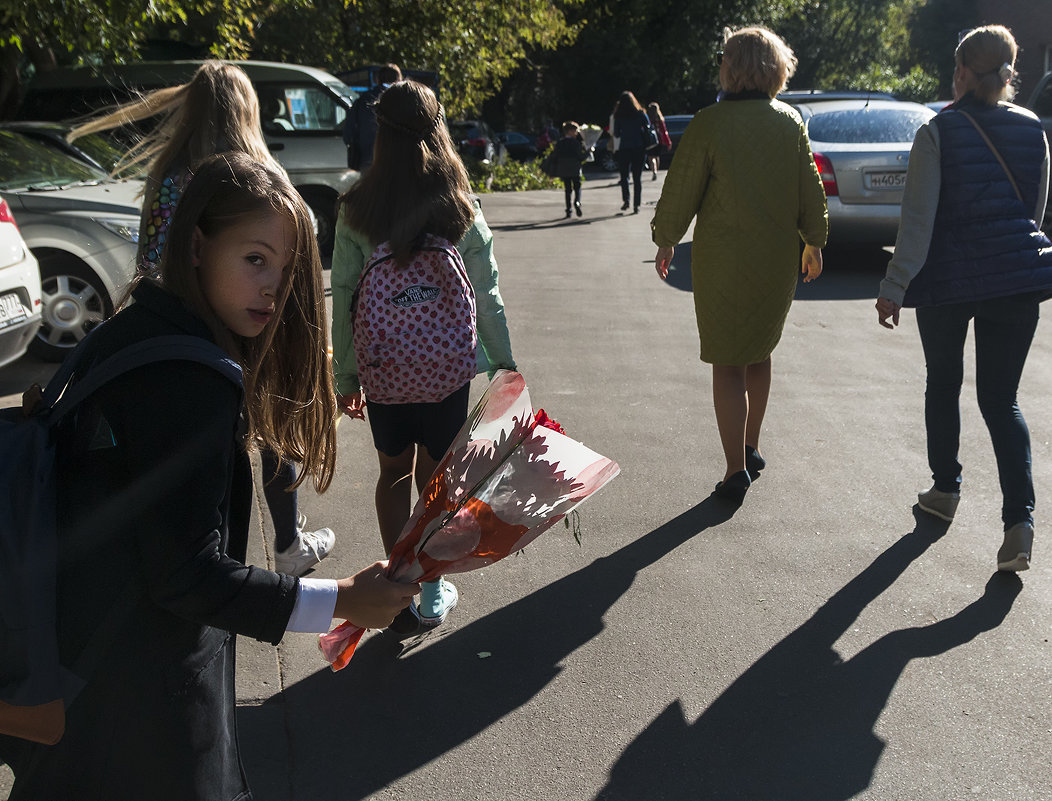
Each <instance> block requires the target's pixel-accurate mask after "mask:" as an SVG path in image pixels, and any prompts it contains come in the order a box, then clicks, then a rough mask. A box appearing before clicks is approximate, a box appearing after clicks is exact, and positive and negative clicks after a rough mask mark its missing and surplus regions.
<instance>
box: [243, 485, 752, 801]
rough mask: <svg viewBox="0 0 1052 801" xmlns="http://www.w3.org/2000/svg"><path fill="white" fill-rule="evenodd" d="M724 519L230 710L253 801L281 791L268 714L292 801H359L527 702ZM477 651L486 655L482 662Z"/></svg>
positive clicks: (705, 506) (693, 514)
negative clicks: (672, 560) (649, 578)
mask: <svg viewBox="0 0 1052 801" xmlns="http://www.w3.org/2000/svg"><path fill="white" fill-rule="evenodd" d="M734 511H735V509H734V507H733V506H729V505H728V504H726V503H725V502H723V501H720V500H719V499H717V498H714V497H710V498H707V499H706V500H704V501H702V502H701V503H699V504H698V505H696V506H694V507H693V508H691V509H689V510H688V511H686V512H684V513H683V514H681V515H679V516H678V517H676V518H674V519H672V520H670V521H669V522H667V523H665V524H663V525H662V526H660V527H658V528H656V529H654V530H653V531H651V532H649V533H648V534H646V535H644V536H641V537H639V538H638V539H637V540H635V541H634V542H632V543H630V544H629V545H626V546H624V547H623V548H621V549H619V550H617V551H615V552H614V553H612V554H610V555H609V556H605V557H603V558H600V559H597V560H595V561H594V562H592V563H591V564H589V565H588V566H586V567H583V568H581V569H580V570H577V571H576V572H574V573H571V574H569V575H567V576H565V577H564V578H562V579H559V580H558V581H556V582H554V583H552V584H549V585H548V586H546V587H544V588H542V589H540V590H537V591H536V592H533V593H531V594H530V595H528V596H526V597H524V598H522V599H521V600H518V601H515V602H514V603H511V604H509V605H508V606H506V607H504V608H502V609H500V610H498V611H496V612H493V613H492V614H490V615H487V616H486V617H484V618H481V619H479V620H476V621H474V622H472V623H470V624H468V625H466V626H464V627H463V628H454V627H451V630H450V632H449V633H448V634H446V635H445V636H444V637H441V638H434V637H435V635H432V637H433V638H434V639H433V640H432V641H427V642H426V643H425V645H423V646H422V647H420V648H417V649H416V650H413V651H410V652H409V653H407V654H404V655H402V656H401V658H395V657H396V656H397V650H395V646H394V645H393V644H392V643H390V642H389V641H387V640H386V639H385V638H384V637H383V636H379V635H375V634H374V635H371V636H369V637H368V638H367V639H365V640H364V641H363V642H362V644H361V645H360V646H359V648H358V651H357V652H356V653H355V656H354V660H353V661H352V662H351V664H350V666H349V667H347V668H346V669H345V670H343V671H341V672H340V673H332V672H331V671H329V670H321V671H319V672H317V673H315V674H314V675H312V676H310V677H309V678H307V679H305V680H303V681H301V682H299V683H298V684H295V685H293V686H291V687H287V688H286V689H285V691H284V693H282V694H281V695H278V696H275V697H274V698H272V699H271V700H270V701H268V702H267V703H266V704H264V705H263V706H262V707H242V708H240V709H239V710H238V723H239V727H240V729H241V741H242V744H243V746H242V753H243V756H244V759H245V763H246V768H247V772H248V775H249V778H250V780H251V782H252V784H253V787H254V788H255V789H256V790H257V791H258V797H259V798H264V797H269V796H267V795H266V792H265V788H267V787H268V786H271V787H287V786H288V781H289V779H288V777H287V776H286V775H284V774H283V766H281V765H280V764H277V763H276V762H274V761H272V760H268V759H267V758H266V756H265V752H266V750H267V746H268V743H267V740H268V732H270V735H269V736H270V737H272V738H276V737H284V735H285V733H286V732H285V730H282V729H275V726H276V721H275V719H274V715H273V714H268V707H272V706H273V705H276V704H281V703H283V702H284V703H286V704H287V706H286V716H287V718H288V720H287V723H286V726H287V729H288V731H291V732H293V734H292V736H293V738H294V749H295V750H294V753H293V754H292V757H291V762H292V765H293V770H294V775H293V776H292V786H293V788H294V798H296V799H300V798H303V799H306V798H315V797H317V798H331V797H334V796H333V792H334V790H333V788H334V787H337V786H338V787H339V793H338V797H339V798H340V799H341V801H349V800H351V799H365V798H369V797H371V796H372V794H373V793H377V792H379V791H380V790H381V789H382V788H383V787H384V786H385V785H388V784H390V783H392V782H394V781H396V780H398V779H399V778H400V777H402V776H405V775H407V774H409V773H411V772H412V771H414V770H417V769H418V768H420V767H422V766H424V765H426V764H427V763H428V762H431V761H432V760H436V759H439V758H441V757H442V756H443V755H444V754H446V753H447V752H449V751H451V750H452V749H454V748H456V747H457V746H459V745H461V744H462V743H465V742H467V741H468V740H470V739H472V738H473V737H475V736H477V735H478V734H479V733H480V732H482V731H484V730H485V729H487V728H488V727H489V726H492V725H494V724H495V723H497V722H499V721H500V720H501V719H502V718H503V717H505V716H506V715H508V714H509V713H510V712H512V711H514V710H515V709H517V708H518V707H520V706H522V705H523V704H526V703H527V702H528V701H530V699H532V698H533V697H534V696H536V695H537V694H538V693H539V692H541V691H542V690H543V689H544V688H545V687H546V686H547V685H548V684H549V682H551V681H552V679H553V678H554V677H555V676H556V675H558V673H559V671H560V669H561V668H560V663H561V662H562V661H563V660H564V659H566V657H567V656H569V655H570V654H571V653H573V652H574V651H576V650H577V649H579V648H581V647H582V646H583V645H585V644H586V643H587V642H589V641H590V640H591V639H592V638H593V637H595V636H597V635H598V634H600V632H602V630H603V628H604V625H605V624H604V621H603V618H604V616H605V615H606V614H607V612H608V611H609V610H610V608H611V607H612V606H613V605H614V604H615V603H616V602H617V600H618V599H619V598H620V597H621V596H622V595H623V594H624V593H625V591H626V590H628V588H629V587H630V586H631V585H632V583H633V581H635V578H636V576H637V574H638V573H639V572H640V571H641V570H644V569H645V568H646V567H647V566H649V565H651V564H654V563H655V562H657V561H658V560H660V559H662V558H663V557H665V556H666V555H668V554H669V553H671V552H672V551H674V550H675V549H676V548H677V547H678V546H680V545H682V544H683V543H685V542H687V541H688V540H690V539H691V538H692V537H695V536H697V535H698V534H700V533H702V532H704V531H706V530H709V529H713V528H714V527H715V526H718V525H720V524H721V523H724V522H726V521H727V520H729V519H730V518H731V516H732V515H733V513H734ZM710 534H711V535H712V536H716V533H715V532H710ZM512 558H514V557H512ZM493 570H494V571H498V570H500V567H499V566H498V567H495V568H493ZM436 634H437V632H436ZM480 652H489V653H491V654H492V656H490V657H489V658H487V659H480V658H479V657H478V654H479V653H480ZM282 696H284V697H282ZM337 755H339V756H337ZM275 797H278V796H275ZM647 797H648V796H647V795H646V794H644V795H642V796H639V798H647Z"/></svg>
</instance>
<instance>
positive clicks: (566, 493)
mask: <svg viewBox="0 0 1052 801" xmlns="http://www.w3.org/2000/svg"><path fill="white" fill-rule="evenodd" d="M550 426H551V427H550ZM557 429H558V430H557ZM618 472H619V468H618V466H617V463H616V462H613V461H611V460H610V459H607V458H606V457H605V456H600V455H599V454H598V453H596V452H595V451H593V450H591V449H589V448H588V447H586V446H585V445H583V444H581V443H580V442H577V441H576V440H573V439H571V438H570V437H568V436H566V435H565V434H564V433H561V428H560V427H559V426H558V424H556V423H554V421H552V420H550V418H548V416H547V415H546V414H545V413H544V410H543V409H540V410H538V411H537V412H536V413H534V410H533V406H532V405H531V402H530V397H529V393H528V392H527V391H526V382H525V381H524V380H523V378H522V376H521V375H520V374H519V373H516V372H513V371H511V370H500V371H498V372H497V375H496V376H495V377H494V379H493V381H492V382H491V383H490V385H489V387H488V388H487V389H486V392H485V393H484V394H483V396H482V398H481V399H480V400H479V402H478V403H477V404H476V405H475V408H474V409H473V410H472V412H471V414H470V415H469V416H468V419H467V422H465V424H464V426H463V427H462V428H461V430H460V432H459V433H458V434H457V437H456V439H455V440H454V441H453V444H452V445H451V446H450V448H449V450H448V451H446V454H445V456H444V457H443V458H442V461H441V462H440V463H439V465H438V467H437V468H436V470H435V473H434V475H433V476H432V477H431V480H430V482H428V485H427V486H426V487H425V488H424V491H423V492H422V493H421V495H420V498H419V499H418V500H417V503H416V506H415V508H414V510H413V515H412V517H411V518H410V519H409V522H408V523H407V524H406V526H405V528H404V529H403V530H402V533H401V535H400V536H399V538H398V541H397V542H396V543H395V546H394V548H393V549H392V551H391V556H390V559H389V561H388V567H387V575H388V577H389V578H391V579H393V580H395V581H404V582H419V581H434V580H435V579H437V578H438V577H439V576H443V575H446V574H448V573H464V572H466V571H468V570H475V569H476V568H480V567H485V566H487V565H491V564H493V563H494V562H496V561H498V560H500V559H503V558H504V557H505V556H507V555H508V554H511V553H515V552H516V551H519V550H521V549H522V548H524V547H526V546H527V545H528V544H529V543H531V542H533V540H534V539H536V538H537V537H538V536H540V535H541V534H542V533H543V532H544V531H546V530H547V529H549V528H551V527H552V526H553V525H555V524H556V523H558V522H559V521H560V520H562V519H563V518H564V517H566V515H567V514H569V513H570V512H571V511H572V510H573V509H574V508H576V507H577V506H578V505H579V504H580V503H581V502H583V501H584V500H585V499H586V498H588V497H589V496H590V495H592V494H593V493H594V492H596V491H597V490H599V489H600V488H602V487H603V486H604V485H605V484H606V483H607V482H608V481H610V480H611V479H612V478H613V477H614V476H616V475H617V474H618ZM362 634H364V629H361V628H359V627H358V626H355V625H353V624H351V623H350V622H344V623H342V624H341V625H339V626H337V627H336V628H335V629H333V630H332V631H331V632H329V633H328V634H323V635H321V637H320V638H319V645H320V647H321V651H322V654H323V655H324V656H325V659H326V660H327V661H328V662H329V663H330V664H331V665H332V668H333V670H340V669H341V668H343V667H345V666H346V665H347V663H348V662H349V661H350V659H351V657H352V656H353V655H354V649H355V647H356V646H357V644H358V641H359V640H360V639H361V637H362Z"/></svg>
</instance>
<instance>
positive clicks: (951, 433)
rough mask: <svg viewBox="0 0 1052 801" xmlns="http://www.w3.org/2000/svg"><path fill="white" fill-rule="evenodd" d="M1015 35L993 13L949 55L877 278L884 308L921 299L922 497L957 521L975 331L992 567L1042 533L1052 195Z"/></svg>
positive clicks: (1014, 565)
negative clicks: (995, 494) (995, 513)
mask: <svg viewBox="0 0 1052 801" xmlns="http://www.w3.org/2000/svg"><path fill="white" fill-rule="evenodd" d="M1017 53H1018V46H1017V45H1016V42H1015V39H1014V38H1013V37H1012V34H1011V32H1010V31H1009V30H1008V29H1007V28H1004V27H1002V26H1000V25H989V26H984V27H981V28H976V29H975V30H973V31H971V32H970V33H968V35H967V36H965V37H964V38H963V39H962V40H961V42H960V44H959V45H958V46H957V51H956V53H955V55H954V58H955V61H956V68H955V69H954V73H953V97H954V102H953V104H951V105H950V106H948V107H947V108H946V109H944V110H943V111H942V112H941V113H940V114H938V115H937V116H935V117H934V118H932V119H931V120H930V121H929V122H927V123H926V124H925V125H923V126H921V128H920V130H918V131H917V135H916V137H915V138H914V141H913V148H912V150H911V151H910V160H909V169H908V171H907V174H906V187H905V190H904V194H903V199H902V222H901V224H900V226H899V233H898V239H897V241H896V244H895V253H894V255H893V256H892V258H891V261H890V262H889V264H888V268H887V273H886V275H885V277H884V280H883V281H881V284H880V292H879V296H878V298H877V304H876V305H877V320H878V322H879V323H880V324H881V325H882V326H884V327H885V328H894V327H895V326H896V325H898V323H899V314H900V310H901V309H902V307H904V306H905V307H913V308H916V310H917V329H918V330H919V332H920V338H921V346H922V349H923V351H924V361H925V365H926V371H927V380H926V385H925V391H924V423H925V430H926V433H927V450H928V466H929V468H930V469H931V474H932V480H933V482H934V483H933V485H932V487H931V488H930V489H928V490H925V491H923V492H921V493H919V494H918V496H917V505H918V506H919V507H920V508H921V510H923V511H925V512H927V513H928V514H931V515H934V516H935V517H938V518H941V519H943V520H946V521H952V520H953V518H954V515H955V514H956V512H957V505H958V503H959V502H960V498H961V494H960V486H961V473H962V466H961V464H960V462H959V446H960V435H961V412H960V393H961V384H962V382H963V379H964V363H963V362H964V343H965V339H966V338H967V335H968V326H969V323H970V322H973V321H974V322H973V325H974V337H975V384H976V387H975V389H976V398H977V400H978V402H979V409H980V411H981V412H982V415H983V420H984V421H985V422H986V426H987V429H988V430H989V432H990V439H991V441H992V442H993V448H994V456H995V458H996V460H997V474H998V478H999V479H1000V484H1001V497H1002V504H1001V520H1002V523H1003V524H1004V539H1003V541H1002V544H1001V547H1000V549H999V550H998V552H997V569H998V570H1003V571H1020V570H1026V569H1027V568H1028V567H1029V566H1030V557H1031V550H1032V548H1033V540H1034V503H1035V500H1034V481H1033V474H1032V467H1031V452H1030V432H1029V430H1028V429H1027V425H1026V421H1025V420H1024V419H1023V413H1022V411H1021V410H1020V408H1019V401H1018V396H1017V392H1018V388H1019V380H1020V378H1021V376H1022V373H1023V367H1024V365H1025V364H1026V358H1027V354H1028V353H1029V350H1030V343H1031V342H1032V341H1033V337H1034V332H1035V331H1036V329H1037V320H1038V306H1039V304H1040V302H1041V301H1042V300H1044V299H1045V298H1047V297H1048V296H1049V294H1050V291H1052V243H1050V242H1049V239H1048V237H1047V236H1045V235H1044V234H1043V233H1042V232H1041V231H1040V229H1039V228H1038V222H1037V221H1040V220H1041V219H1042V217H1043V215H1044V211H1045V203H1046V198H1047V195H1048V180H1049V178H1048V176H1049V156H1048V144H1047V141H1046V140H1045V137H1044V134H1043V132H1042V129H1041V123H1040V121H1039V120H1038V118H1037V117H1036V116H1034V114H1032V113H1031V112H1030V111H1028V110H1026V109H1024V108H1021V107H1019V106H1016V105H1013V104H1012V103H1010V102H1008V101H1009V100H1010V99H1011V98H1012V95H1013V89H1012V85H1011V84H1012V80H1013V78H1014V77H1015V74H1016V73H1015V60H1016V55H1017Z"/></svg>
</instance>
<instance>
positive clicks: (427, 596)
mask: <svg viewBox="0 0 1052 801" xmlns="http://www.w3.org/2000/svg"><path fill="white" fill-rule="evenodd" d="M459 599H460V594H459V593H458V592H457V588H456V587H454V586H453V583H452V582H450V581H446V580H445V579H444V578H440V579H439V580H438V581H435V582H427V583H424V584H422V585H420V604H419V605H417V604H416V603H412V604H410V606H409V609H410V611H411V612H412V613H413V615H414V616H415V617H416V619H417V620H419V621H420V625H421V626H423V627H424V628H429V629H433V628H435V627H436V626H440V625H442V623H444V622H445V620H446V616H447V615H449V613H450V611H452V609H453V608H454V607H455V606H456V605H457V601H458V600H459ZM421 607H423V608H421Z"/></svg>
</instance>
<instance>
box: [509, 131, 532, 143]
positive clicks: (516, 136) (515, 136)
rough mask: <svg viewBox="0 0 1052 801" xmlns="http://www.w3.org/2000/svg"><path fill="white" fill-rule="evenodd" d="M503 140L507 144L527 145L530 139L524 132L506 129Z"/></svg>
mask: <svg viewBox="0 0 1052 801" xmlns="http://www.w3.org/2000/svg"><path fill="white" fill-rule="evenodd" d="M503 136H504V141H505V142H506V143H507V144H509V145H528V144H529V143H530V140H529V139H528V138H527V137H526V136H525V134H521V133H517V132H515V131H506V132H505V133H504V134H503Z"/></svg>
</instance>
